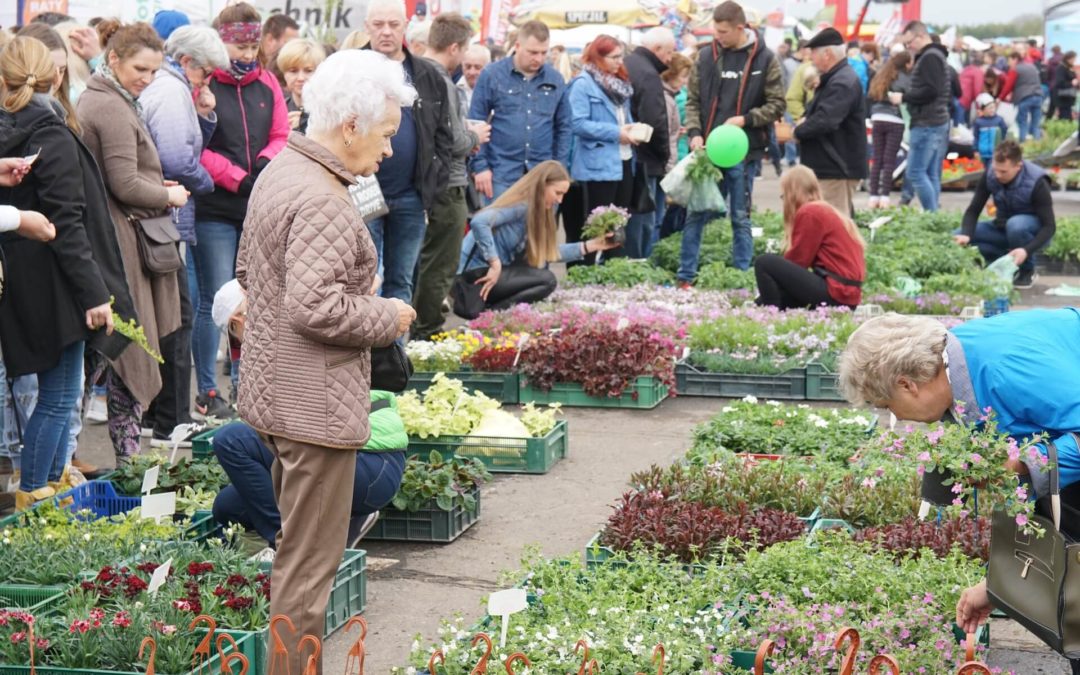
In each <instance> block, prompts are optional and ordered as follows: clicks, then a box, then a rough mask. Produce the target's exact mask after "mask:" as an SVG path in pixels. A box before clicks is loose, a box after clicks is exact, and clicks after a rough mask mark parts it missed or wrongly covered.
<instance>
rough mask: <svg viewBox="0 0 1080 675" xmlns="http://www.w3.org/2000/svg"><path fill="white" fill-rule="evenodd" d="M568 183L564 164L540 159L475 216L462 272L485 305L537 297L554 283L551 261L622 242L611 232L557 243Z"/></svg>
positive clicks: (496, 306) (578, 256)
mask: <svg viewBox="0 0 1080 675" xmlns="http://www.w3.org/2000/svg"><path fill="white" fill-rule="evenodd" d="M569 189H570V176H569V175H568V174H567V173H566V169H565V168H563V165H562V164H560V163H559V162H556V161H554V160H548V161H546V162H541V163H540V164H537V165H536V166H535V167H534V168H533V169H532V170H531V171H529V172H528V173H527V174H525V175H524V176H522V178H521V179H520V180H519V181H518V182H516V183H514V184H513V185H512V186H511V187H510V189H508V190H507V191H506V192H504V193H503V194H502V195H501V196H500V197H499V198H498V199H496V200H495V202H494V203H492V205H491V206H489V207H487V208H485V209H484V210H483V211H480V212H479V213H477V214H476V215H475V216H473V219H472V221H471V223H470V227H471V230H470V232H469V234H467V235H466V236H465V241H464V242H463V243H462V246H461V265H460V267H459V268H458V274H462V275H463V276H464V278H465V279H466V280H467V281H469V282H471V283H475V284H477V285H478V286H480V297H481V298H482V299H483V301H484V303H485V305H486V309H508V308H510V307H513V306H514V305H516V304H518V303H522V302H525V303H533V302H539V301H540V300H543V299H544V298H546V297H547V296H549V295H551V294H552V292H554V290H555V286H556V281H555V275H554V274H552V273H551V271H550V270H549V269H548V268H547V266H548V263H553V262H569V261H573V260H580V259H581V258H584V257H585V256H586V255H588V254H590V253H595V252H597V251H607V250H610V249H613V248H615V247H617V246H619V244H618V243H616V242H615V241H614V240H613V239H611V238H610V237H596V238H595V239H590V240H588V241H580V242H577V241H576V242H571V243H566V244H562V245H558V244H556V243H555V241H556V229H557V223H556V222H555V207H556V206H558V205H559V204H561V203H562V200H563V197H564V196H565V195H566V192H567V191H568V190H569ZM457 309H459V308H457V307H455V310H457ZM465 318H469V319H471V318H474V317H465Z"/></svg>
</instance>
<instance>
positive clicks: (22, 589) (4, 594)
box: [0, 584, 67, 615]
mask: <svg viewBox="0 0 1080 675" xmlns="http://www.w3.org/2000/svg"><path fill="white" fill-rule="evenodd" d="M66 593H67V589H66V588H65V587H63V586H31V585H28V584H0V608H3V609H21V610H24V611H27V612H30V613H31V614H34V615H41V614H48V613H50V612H51V611H52V610H53V609H54V605H57V604H59V603H60V601H62V600H63V599H64V595H65V594H66Z"/></svg>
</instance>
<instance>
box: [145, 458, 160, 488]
mask: <svg viewBox="0 0 1080 675" xmlns="http://www.w3.org/2000/svg"><path fill="white" fill-rule="evenodd" d="M160 473H161V465H160V464H157V465H155V466H152V467H150V468H149V469H147V470H146V473H144V474H143V477H142V494H144V495H148V494H150V493H151V492H153V491H154V488H156V487H157V486H158V475H159V474H160Z"/></svg>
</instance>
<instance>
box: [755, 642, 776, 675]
mask: <svg viewBox="0 0 1080 675" xmlns="http://www.w3.org/2000/svg"><path fill="white" fill-rule="evenodd" d="M774 651H776V643H775V642H773V641H772V640H766V641H765V642H762V643H761V646H760V647H758V650H757V654H756V655H755V656H754V675H765V659H767V658H769V657H770V656H772V654H773V652H774Z"/></svg>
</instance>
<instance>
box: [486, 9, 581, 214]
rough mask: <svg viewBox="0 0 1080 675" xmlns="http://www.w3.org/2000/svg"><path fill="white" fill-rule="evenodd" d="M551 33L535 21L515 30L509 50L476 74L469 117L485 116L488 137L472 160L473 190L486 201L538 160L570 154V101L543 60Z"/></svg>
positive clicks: (558, 78) (563, 84) (558, 77)
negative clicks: (477, 76) (499, 59)
mask: <svg viewBox="0 0 1080 675" xmlns="http://www.w3.org/2000/svg"><path fill="white" fill-rule="evenodd" d="M550 39H551V33H550V32H549V31H548V27H547V26H545V25H544V24H542V23H540V22H539V21H529V22H528V23H526V24H525V25H523V26H522V27H521V28H520V29H519V30H518V39H517V43H516V44H515V46H514V52H513V54H512V55H511V56H509V57H508V58H505V59H503V60H501V61H497V62H495V63H492V64H491V65H490V66H488V67H487V68H485V69H484V72H482V73H480V79H478V80H477V81H476V89H475V90H474V91H473V96H472V105H471V108H470V110H469V118H470V119H473V120H487V119H488V117H489V116H490V117H491V119H490V122H491V141H490V142H488V143H485V144H484V145H482V146H480V152H479V153H478V154H477V155H476V157H475V158H474V159H473V161H472V169H473V172H474V173H475V174H476V189H477V191H478V192H479V193H480V194H481V195H483V196H484V197H486V198H487V200H488V201H489V202H490V201H491V200H494V199H496V198H497V197H498V196H499V195H501V194H502V193H503V192H505V191H506V189H507V188H509V187H510V186H511V185H513V184H514V183H515V182H517V180H518V179H519V178H521V177H522V176H524V175H525V172H526V171H528V170H529V169H531V168H533V167H534V166H536V165H537V164H539V163H540V162H543V161H545V160H549V159H555V160H558V161H559V162H561V163H562V164H563V165H564V166H566V165H567V164H568V163H569V155H570V106H569V105H567V104H566V103H564V102H563V100H562V98H563V90H564V89H566V82H564V81H563V78H562V75H560V74H559V73H558V72H557V71H556V70H555V69H554V68H552V67H551V65H549V64H548V63H547V53H548V41H549V40H550Z"/></svg>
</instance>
